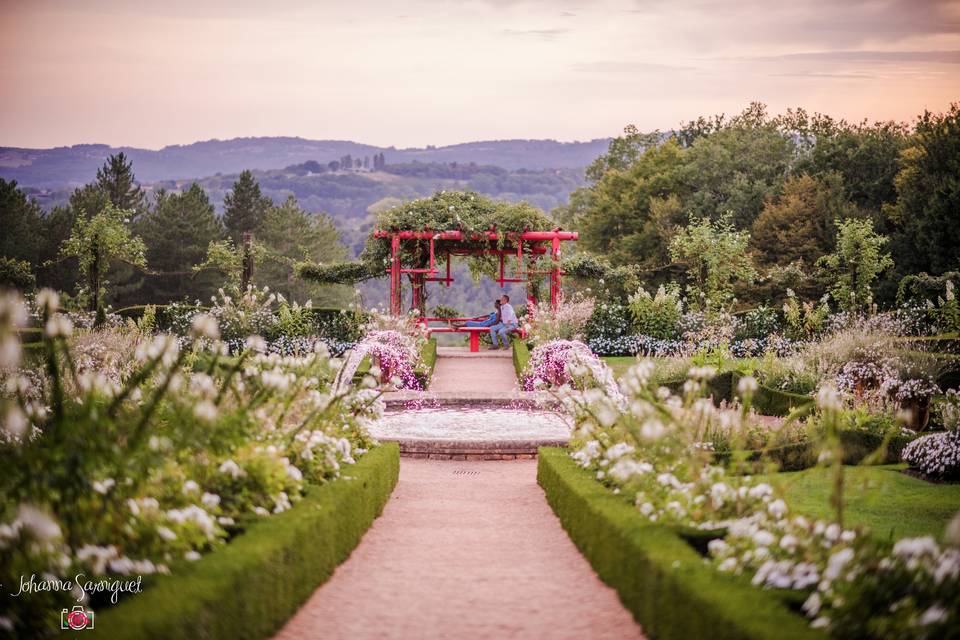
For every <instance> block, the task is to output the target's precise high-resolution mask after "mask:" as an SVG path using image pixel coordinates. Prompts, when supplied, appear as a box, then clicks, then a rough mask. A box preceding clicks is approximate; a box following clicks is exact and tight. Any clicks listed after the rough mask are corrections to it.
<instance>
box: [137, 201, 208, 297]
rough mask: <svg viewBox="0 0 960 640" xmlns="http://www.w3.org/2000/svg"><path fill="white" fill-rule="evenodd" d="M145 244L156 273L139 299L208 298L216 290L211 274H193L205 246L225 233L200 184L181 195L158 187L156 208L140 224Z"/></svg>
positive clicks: (200, 260)
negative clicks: (159, 189) (193, 268)
mask: <svg viewBox="0 0 960 640" xmlns="http://www.w3.org/2000/svg"><path fill="white" fill-rule="evenodd" d="M136 230H137V232H138V233H139V234H140V237H141V238H143V241H144V243H145V244H146V247H147V254H146V257H147V262H148V263H149V264H150V268H151V269H152V270H153V271H155V272H157V274H156V275H151V276H150V277H148V278H147V279H146V280H145V282H144V284H143V288H142V289H141V290H140V292H138V297H140V298H141V299H142V300H143V301H146V302H170V301H174V300H182V299H183V298H185V297H188V298H198V299H206V298H207V297H208V296H210V295H211V294H212V293H213V292H214V291H215V290H216V284H217V279H216V278H215V277H214V276H213V274H211V273H198V274H194V273H193V272H192V267H193V266H194V265H197V264H200V263H201V262H203V260H204V258H205V256H206V252H207V246H208V245H209V244H210V243H211V242H216V241H217V240H221V239H223V237H224V230H223V225H222V224H221V222H220V220H219V219H218V218H217V214H216V212H215V211H214V208H213V205H212V204H211V203H210V199H209V198H208V197H207V194H206V192H204V190H203V189H202V188H201V187H200V185H198V184H196V183H193V184H191V185H190V188H189V189H187V190H186V191H184V192H183V193H170V192H167V191H163V190H161V191H159V192H157V194H156V198H155V200H154V204H153V208H152V209H151V210H150V211H149V212H148V213H147V214H145V215H144V216H142V217H141V219H140V220H139V221H138V222H137V225H136Z"/></svg>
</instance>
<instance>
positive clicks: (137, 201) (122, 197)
mask: <svg viewBox="0 0 960 640" xmlns="http://www.w3.org/2000/svg"><path fill="white" fill-rule="evenodd" d="M95 185H96V188H97V189H99V190H100V191H101V192H103V193H104V194H105V195H106V197H107V198H108V199H109V200H110V202H111V203H113V206H114V207H116V208H117V209H124V210H127V211H131V212H133V213H134V216H135V215H136V214H139V213H140V212H141V211H143V209H144V195H143V189H141V188H140V185H138V184H137V183H136V176H134V175H133V162H132V161H131V160H128V159H127V156H126V155H124V153H123V152H122V151H121V152H120V153H118V154H115V155H111V156H110V157H108V158H107V161H106V162H105V163H104V164H103V166H102V167H101V168H99V169H97V181H96V183H95ZM97 211H99V209H97ZM134 216H131V217H134Z"/></svg>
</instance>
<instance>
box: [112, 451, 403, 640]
mask: <svg viewBox="0 0 960 640" xmlns="http://www.w3.org/2000/svg"><path fill="white" fill-rule="evenodd" d="M399 471H400V452H399V449H398V447H397V445H396V444H393V443H389V444H382V445H380V446H379V447H377V448H375V449H373V450H371V451H369V452H368V453H366V454H364V455H363V456H361V458H360V459H359V461H358V462H357V464H356V465H353V466H348V467H345V468H344V469H343V477H341V478H340V479H339V480H335V481H333V482H330V483H328V484H323V485H319V486H314V487H311V488H310V490H309V491H308V492H307V495H306V496H305V497H304V498H303V499H302V500H301V501H300V502H298V503H297V504H296V505H295V506H294V507H293V508H292V509H290V510H289V511H286V512H284V513H281V514H277V515H275V516H271V517H270V518H267V519H265V520H262V521H258V522H255V523H254V524H253V525H251V526H250V528H249V529H248V530H247V531H246V532H244V533H243V534H241V535H239V536H237V538H235V539H234V540H232V541H230V543H229V544H227V545H226V546H225V547H223V548H222V549H219V550H217V551H214V552H213V553H210V554H209V555H207V556H204V557H203V558H201V559H200V560H198V561H196V562H194V563H187V562H183V563H180V564H179V565H178V566H176V567H174V573H173V574H172V575H169V576H159V577H157V578H156V580H155V581H154V582H153V584H152V585H151V586H149V587H148V588H147V589H146V590H145V591H144V592H143V593H142V594H139V595H136V596H131V597H129V598H128V599H127V600H125V601H123V602H121V603H120V604H119V605H117V606H116V607H113V608H111V609H107V610H104V611H103V612H102V613H99V612H98V615H97V625H96V631H95V633H96V634H99V636H100V637H104V638H112V639H119V640H123V639H125V638H130V639H139V638H152V639H164V638H171V639H174V638H210V639H214V638H223V639H228V638H229V639H233V638H256V639H259V638H266V637H269V636H271V635H272V634H273V633H275V632H276V631H277V630H278V629H279V628H280V627H281V626H282V625H283V624H284V623H285V622H286V621H287V620H288V619H289V618H290V616H292V615H293V614H294V613H295V612H296V610H297V608H298V607H299V606H300V605H301V604H302V603H303V602H304V601H305V600H306V599H307V598H308V597H309V596H310V594H311V593H313V591H314V590H315V589H316V588H317V587H318V586H319V585H320V584H322V583H323V582H325V581H326V580H327V579H328V578H329V577H330V575H331V574H332V573H333V570H334V569H335V568H336V567H337V565H339V564H340V563H341V562H343V561H344V560H346V559H347V557H348V556H349V555H350V553H351V551H353V549H354V547H356V546H357V543H359V542H360V538H361V537H363V534H364V533H365V532H366V530H367V529H368V528H369V527H370V525H371V524H372V523H373V521H374V519H375V518H376V517H377V516H379V515H380V512H381V511H382V510H383V507H384V505H385V504H386V502H387V500H388V498H389V497H390V493H391V492H392V491H393V488H394V486H395V485H396V482H397V477H398V474H399Z"/></svg>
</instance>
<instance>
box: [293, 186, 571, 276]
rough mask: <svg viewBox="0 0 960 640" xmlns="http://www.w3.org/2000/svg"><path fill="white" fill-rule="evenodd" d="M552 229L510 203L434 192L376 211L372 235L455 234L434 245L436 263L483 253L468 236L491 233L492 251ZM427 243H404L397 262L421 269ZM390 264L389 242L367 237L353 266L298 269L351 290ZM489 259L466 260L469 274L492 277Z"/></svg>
mask: <svg viewBox="0 0 960 640" xmlns="http://www.w3.org/2000/svg"><path fill="white" fill-rule="evenodd" d="M555 226H556V223H555V222H554V221H553V220H551V219H550V218H549V217H548V216H547V215H546V214H544V213H543V212H542V211H540V210H539V209H537V208H536V207H533V206H531V205H529V204H527V203H525V202H521V203H511V202H502V201H497V200H492V199H490V198H486V197H484V196H481V195H479V194H477V193H473V192H469V191H440V192H437V193H435V194H433V195H432V196H430V197H428V198H420V199H417V200H411V201H410V202H407V203H404V204H402V205H399V206H396V207H393V208H390V209H387V210H385V211H381V212H380V213H379V214H378V215H377V221H376V224H375V225H374V230H379V231H434V232H442V231H461V232H463V235H464V238H465V239H464V240H442V239H437V240H435V241H434V252H435V255H436V256H437V258H438V259H441V257H442V256H444V255H445V254H446V252H447V251H448V250H450V251H453V250H457V251H462V250H471V249H478V250H479V249H483V248H486V247H489V246H490V242H489V241H488V240H486V239H470V236H471V235H472V234H473V233H481V232H491V231H492V232H494V233H496V234H497V237H498V245H499V246H500V247H502V246H504V244H505V243H506V242H507V237H508V235H509V234H510V233H512V232H513V233H520V232H523V231H528V230H543V229H551V228H553V227H555ZM429 250H430V249H429V242H428V241H426V240H424V241H419V242H412V241H407V242H404V244H403V247H402V251H401V255H400V258H401V261H402V262H403V264H404V265H405V266H410V267H415V268H416V267H425V266H427V265H428V264H429V259H430V254H429ZM389 264H390V239H389V238H377V237H375V236H374V233H373V231H371V233H370V235H369V236H368V237H367V242H366V246H365V247H364V249H363V252H362V253H361V254H360V260H359V261H358V262H347V263H334V264H313V263H300V264H299V265H298V266H297V272H298V273H299V274H300V276H301V277H303V278H307V279H310V280H314V281H316V282H320V283H324V284H352V283H355V282H361V281H363V280H368V279H370V278H379V277H383V276H385V275H386V269H387V267H388V266H389ZM496 264H497V262H496V260H495V259H494V257H493V256H480V255H477V256H472V258H471V260H470V268H471V271H472V272H473V273H474V274H475V275H478V274H480V273H487V274H489V275H493V273H494V271H495V269H496Z"/></svg>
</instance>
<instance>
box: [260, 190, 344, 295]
mask: <svg viewBox="0 0 960 640" xmlns="http://www.w3.org/2000/svg"><path fill="white" fill-rule="evenodd" d="M257 238H258V240H259V241H260V242H261V243H262V244H263V245H264V246H265V247H266V253H267V259H266V260H265V261H264V263H263V266H262V267H261V268H260V271H259V273H258V274H257V277H256V281H257V283H258V284H260V285H268V286H269V287H270V288H271V289H272V290H273V291H277V292H279V293H282V294H283V295H284V296H285V297H286V298H287V299H289V300H295V301H298V302H304V301H305V300H307V299H311V300H312V301H313V303H314V305H315V306H327V307H330V306H333V307H335V306H342V305H344V304H346V303H348V302H349V301H350V296H351V294H352V289H350V288H348V287H331V286H321V285H319V284H317V283H315V282H308V281H305V280H303V279H301V278H299V277H297V275H296V273H295V271H294V265H295V263H296V262H299V261H309V262H314V263H327V264H330V263H339V262H342V261H343V260H345V259H346V258H347V248H346V247H345V246H344V245H343V244H342V243H341V242H340V234H339V233H338V232H337V228H336V227H335V226H334V224H333V220H332V219H331V218H330V217H329V216H327V215H324V214H310V213H307V212H306V211H304V210H303V209H302V208H301V207H300V205H299V204H298V203H297V200H296V198H294V197H293V196H290V197H288V198H287V200H286V201H285V202H284V203H283V204H282V205H279V206H273V207H270V208H269V209H268V210H267V213H266V216H264V219H263V223H262V224H261V225H260V231H259V233H258V236H257Z"/></svg>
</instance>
